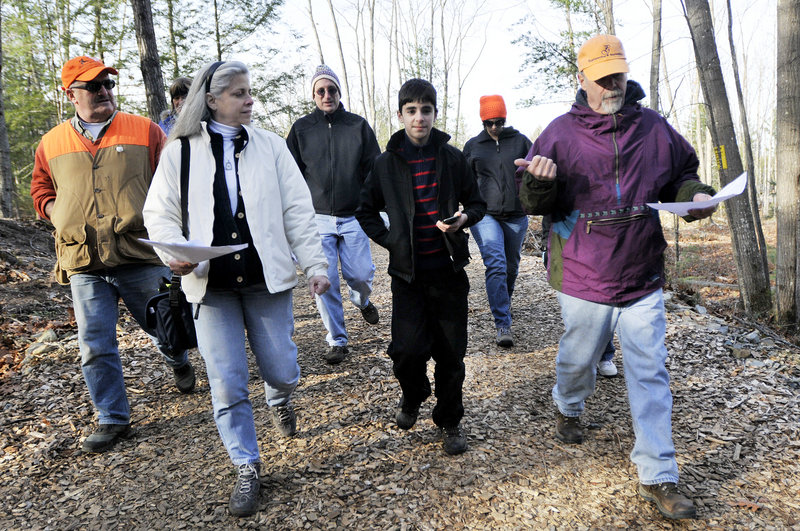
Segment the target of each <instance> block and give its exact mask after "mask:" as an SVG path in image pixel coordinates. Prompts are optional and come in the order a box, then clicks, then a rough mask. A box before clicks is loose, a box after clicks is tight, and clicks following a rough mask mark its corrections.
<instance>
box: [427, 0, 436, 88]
mask: <svg viewBox="0 0 800 531" xmlns="http://www.w3.org/2000/svg"><path fill="white" fill-rule="evenodd" d="M434 27H435V20H434V0H431V35H430V40H429V42H428V81H430V82H431V83H436V82H435V81H434V80H433V36H434V35H435V34H436V32H435V30H434Z"/></svg>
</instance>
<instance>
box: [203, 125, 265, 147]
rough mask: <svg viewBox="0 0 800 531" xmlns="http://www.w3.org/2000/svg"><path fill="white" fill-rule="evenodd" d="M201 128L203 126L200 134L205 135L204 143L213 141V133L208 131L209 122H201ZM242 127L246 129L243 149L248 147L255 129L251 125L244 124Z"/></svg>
mask: <svg viewBox="0 0 800 531" xmlns="http://www.w3.org/2000/svg"><path fill="white" fill-rule="evenodd" d="M200 128H201V129H200V136H201V137H203V142H204V143H209V142H211V135H210V134H209V132H208V122H200ZM242 128H243V129H244V132H243V133H242V134H243V135H244V143H243V144H242V149H244V148H245V147H247V144H248V142H249V141H250V139H251V138H253V133H254V132H255V130H254V129H253V128H252V127H251V126H249V125H242Z"/></svg>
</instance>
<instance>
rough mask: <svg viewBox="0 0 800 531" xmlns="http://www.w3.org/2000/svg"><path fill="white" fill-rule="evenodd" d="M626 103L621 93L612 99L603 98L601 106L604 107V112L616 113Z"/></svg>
mask: <svg viewBox="0 0 800 531" xmlns="http://www.w3.org/2000/svg"><path fill="white" fill-rule="evenodd" d="M624 103H625V99H624V97H623V96H622V95H621V94H620V97H619V98H614V99H613V100H612V99H603V101H602V102H600V108H601V109H603V112H604V113H606V114H614V113H616V112H619V110H620V109H621V108H622V105H623V104H624Z"/></svg>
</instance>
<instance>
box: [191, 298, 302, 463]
mask: <svg viewBox="0 0 800 531" xmlns="http://www.w3.org/2000/svg"><path fill="white" fill-rule="evenodd" d="M196 328H197V348H198V350H200V354H201V355H202V356H203V359H204V360H205V362H206V372H207V373H208V384H209V386H210V387H211V403H212V405H213V407H214V422H216V424H217V430H218V431H219V436H220V438H221V439H222V443H223V444H224V445H225V449H226V450H227V451H228V455H229V456H230V458H231V461H233V464H234V465H236V466H239V465H242V464H245V463H254V462H256V461H259V460H260V459H259V453H258V441H257V438H256V426H255V421H254V420H253V406H252V404H251V402H250V398H249V397H250V390H249V388H248V381H249V379H250V375H249V372H248V369H247V352H246V351H245V343H244V342H245V333H246V335H247V341H248V343H249V344H250V350H251V351H252V352H253V356H255V360H256V365H257V366H258V372H259V375H260V376H261V379H262V380H264V389H265V392H266V398H267V404H268V405H269V406H280V405H284V404H286V403H287V402H288V401H289V399H290V397H291V395H292V392H293V391H294V389H295V387H297V382H298V380H300V366H299V365H298V364H297V346H296V345H295V344H294V341H292V334H293V333H294V316H293V315H292V290H287V291H282V292H280V293H270V292H269V291H268V290H267V288H266V286H265V285H264V284H259V285H257V286H249V287H245V288H241V289H232V290H223V289H208V290H206V294H205V296H204V297H203V302H202V304H201V305H200V310H199V312H198V313H197V321H196Z"/></svg>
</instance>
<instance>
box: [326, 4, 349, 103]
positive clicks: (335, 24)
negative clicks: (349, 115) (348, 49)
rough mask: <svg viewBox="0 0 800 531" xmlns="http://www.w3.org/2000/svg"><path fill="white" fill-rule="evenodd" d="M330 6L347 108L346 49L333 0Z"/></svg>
mask: <svg viewBox="0 0 800 531" xmlns="http://www.w3.org/2000/svg"><path fill="white" fill-rule="evenodd" d="M328 7H329V8H330V10H331V18H332V19H333V28H334V29H335V30H336V45H337V46H338V48H339V60H340V61H341V62H342V80H344V90H345V92H346V93H347V94H345V98H347V108H348V109H349V108H350V84H349V82H348V81H347V64H345V62H344V50H342V39H341V37H340V36H339V23H338V22H337V21H336V12H335V11H334V10H333V2H332V0H328Z"/></svg>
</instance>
